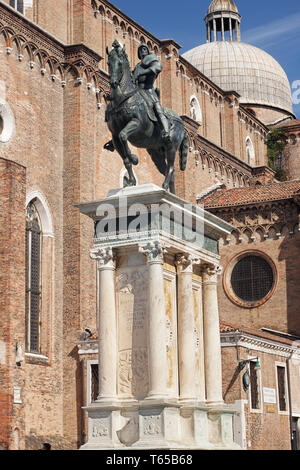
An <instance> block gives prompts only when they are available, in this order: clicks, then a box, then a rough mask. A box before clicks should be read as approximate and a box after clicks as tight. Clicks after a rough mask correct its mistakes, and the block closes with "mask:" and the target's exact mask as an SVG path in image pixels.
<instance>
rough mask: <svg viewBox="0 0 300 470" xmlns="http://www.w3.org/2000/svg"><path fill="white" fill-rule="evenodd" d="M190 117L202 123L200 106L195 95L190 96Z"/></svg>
mask: <svg viewBox="0 0 300 470" xmlns="http://www.w3.org/2000/svg"><path fill="white" fill-rule="evenodd" d="M190 117H191V118H192V119H194V121H197V122H199V123H200V124H201V123H202V111H201V106H200V103H199V101H198V99H197V98H196V96H191V99H190Z"/></svg>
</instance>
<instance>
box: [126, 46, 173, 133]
mask: <svg viewBox="0 0 300 470" xmlns="http://www.w3.org/2000/svg"><path fill="white" fill-rule="evenodd" d="M138 57H139V59H140V61H141V62H139V63H138V64H137V65H136V67H135V69H134V71H133V77H134V80H135V83H136V84H137V85H138V87H139V88H140V90H144V91H145V94H146V96H145V95H144V97H145V99H146V101H147V104H148V105H150V106H152V108H153V109H154V112H155V115H156V117H157V119H158V121H159V123H160V125H161V127H162V129H163V134H162V136H163V138H164V139H165V140H169V139H170V128H169V122H168V119H167V118H166V116H165V114H164V111H163V108H162V106H161V104H160V101H159V97H158V95H157V93H156V92H155V90H154V88H153V85H154V82H155V80H156V78H157V77H158V75H159V74H160V72H161V71H162V65H161V63H160V62H159V60H158V57H156V55H154V54H150V51H149V48H148V46H147V45H146V44H141V45H140V46H139V48H138ZM142 94H143V92H142Z"/></svg>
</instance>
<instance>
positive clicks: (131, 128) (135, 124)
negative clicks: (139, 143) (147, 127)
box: [119, 119, 142, 165]
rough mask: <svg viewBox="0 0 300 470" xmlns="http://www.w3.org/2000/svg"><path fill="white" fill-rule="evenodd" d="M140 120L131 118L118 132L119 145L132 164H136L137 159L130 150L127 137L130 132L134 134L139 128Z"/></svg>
mask: <svg viewBox="0 0 300 470" xmlns="http://www.w3.org/2000/svg"><path fill="white" fill-rule="evenodd" d="M141 127H142V125H141V122H140V121H139V120H138V119H132V121H130V122H128V124H127V125H126V126H125V127H124V129H122V130H121V132H120V134H119V141H120V143H121V146H122V147H123V152H124V155H126V157H127V158H129V160H130V161H131V163H132V164H133V165H137V164H138V162H139V159H138V157H137V156H136V155H133V154H132V153H131V151H130V148H129V146H128V142H127V141H128V139H129V137H130V136H131V135H132V134H135V133H136V132H138V131H139V130H141Z"/></svg>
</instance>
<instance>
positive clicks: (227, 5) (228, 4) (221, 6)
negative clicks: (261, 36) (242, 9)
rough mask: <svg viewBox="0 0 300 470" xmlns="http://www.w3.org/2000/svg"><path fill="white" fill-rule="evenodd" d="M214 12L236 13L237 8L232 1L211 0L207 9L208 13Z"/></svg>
mask: <svg viewBox="0 0 300 470" xmlns="http://www.w3.org/2000/svg"><path fill="white" fill-rule="evenodd" d="M215 11H234V12H236V13H238V8H237V6H236V5H235V3H234V2H233V1H232V0H213V1H212V2H211V4H210V6H209V8H208V13H213V12H215Z"/></svg>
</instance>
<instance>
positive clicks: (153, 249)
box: [139, 241, 167, 264]
mask: <svg viewBox="0 0 300 470" xmlns="http://www.w3.org/2000/svg"><path fill="white" fill-rule="evenodd" d="M139 252H140V253H143V254H144V255H145V256H147V262H148V264H153V263H158V264H163V263H164V254H165V253H167V246H166V245H164V244H163V243H161V242H159V241H149V242H148V243H147V245H139Z"/></svg>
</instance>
